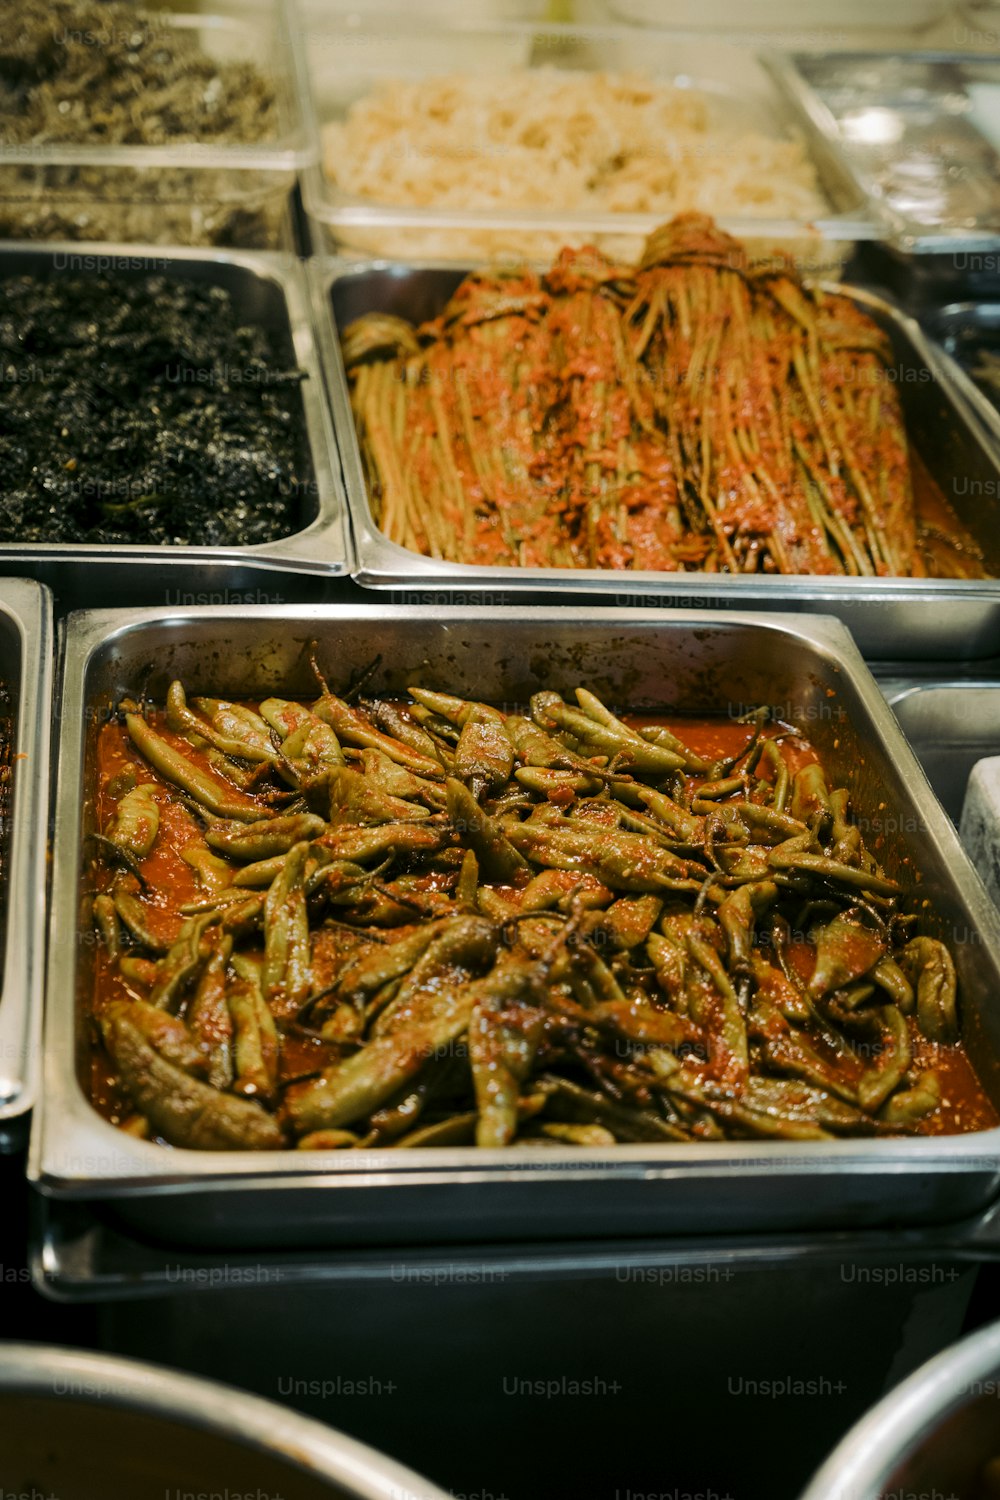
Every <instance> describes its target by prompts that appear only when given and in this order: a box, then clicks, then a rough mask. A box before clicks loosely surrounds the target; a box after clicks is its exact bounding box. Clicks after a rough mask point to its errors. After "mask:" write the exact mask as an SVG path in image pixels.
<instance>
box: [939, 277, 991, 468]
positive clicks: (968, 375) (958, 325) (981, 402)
mask: <svg viewBox="0 0 1000 1500" xmlns="http://www.w3.org/2000/svg"><path fill="white" fill-rule="evenodd" d="M997 264H998V266H1000V256H998V257H997ZM924 321H925V327H926V329H927V332H928V333H930V334H931V335H932V337H933V338H934V339H935V340H936V341H937V343H938V344H939V345H940V347H941V350H942V351H943V353H944V355H945V356H946V357H947V358H948V360H949V362H950V373H951V377H952V379H953V381H954V383H955V386H956V388H957V389H958V390H959V391H960V392H961V394H962V397H963V399H964V400H965V402H966V404H967V405H968V407H969V410H970V411H971V412H972V413H973V414H974V416H975V418H976V420H977V422H979V423H980V425H981V426H982V427H983V429H984V431H985V432H986V435H987V437H988V439H989V441H990V443H991V444H992V446H993V450H994V452H995V453H996V454H997V455H998V458H1000V389H998V390H997V391H996V392H994V394H993V395H992V396H991V395H990V394H989V392H988V391H987V390H986V389H985V388H984V387H983V385H981V384H980V382H979V381H977V380H976V379H975V376H974V375H973V359H972V355H973V352H974V351H976V350H977V349H978V351H979V352H983V351H985V350H986V349H989V350H990V351H991V352H993V353H996V352H1000V302H953V303H951V304H950V305H949V306H947V307H942V308H940V309H939V310H937V311H936V312H935V313H934V314H932V315H929V316H928V317H927V318H926V319H925V320H924Z"/></svg>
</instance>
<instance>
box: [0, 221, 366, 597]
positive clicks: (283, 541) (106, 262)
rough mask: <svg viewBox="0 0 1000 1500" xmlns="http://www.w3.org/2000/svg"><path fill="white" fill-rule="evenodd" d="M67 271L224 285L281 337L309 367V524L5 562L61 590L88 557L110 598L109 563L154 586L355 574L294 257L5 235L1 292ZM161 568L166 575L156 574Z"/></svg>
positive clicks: (38, 550)
mask: <svg viewBox="0 0 1000 1500" xmlns="http://www.w3.org/2000/svg"><path fill="white" fill-rule="evenodd" d="M64 273H69V274H73V275H82V276H88V275H95V274H100V273H103V274H105V275H113V276H115V277H120V278H122V279H125V278H136V277H143V276H150V275H156V276H168V277H171V278H177V279H182V280H185V281H193V282H197V283H199V284H207V285H209V286H218V287H223V288H225V290H226V291H228V292H229V294H230V295H231V297H232V298H233V302H234V305H235V307H236V309H237V312H238V313H239V315H240V317H241V318H242V319H244V320H245V321H246V322H247V323H249V324H252V325H253V326H255V327H259V328H264V329H266V330H268V332H270V333H271V334H272V335H274V336H275V338H276V340H277V344H278V348H279V349H282V350H283V351H284V355H285V357H286V358H287V359H288V360H289V362H292V363H294V364H296V365H297V366H298V367H299V369H301V370H303V371H305V374H306V379H305V380H304V381H303V382H302V384H301V387H300V392H301V398H302V419H303V427H304V431H303V441H304V443H305V444H307V446H308V459H309V468H308V479H307V481H306V483H304V484H303V486H302V493H301V495H300V497H299V518H300V525H299V527H298V529H297V530H296V531H294V532H293V533H292V534H291V535H289V536H287V537H281V538H278V539H277V540H275V541H272V542H264V543H259V544H255V545H253V546H248V547H170V546H156V545H154V544H152V543H147V544H138V543H137V544H129V545H127V546H126V545H122V546H107V545H103V544H101V543H72V542H13V541H0V567H4V566H11V565H14V564H20V565H24V564H26V563H29V564H30V565H31V567H32V569H33V571H34V572H35V573H37V574H39V575H41V576H42V578H43V580H44V581H45V582H51V583H54V584H55V585H56V586H57V587H58V586H59V585H60V584H61V583H62V581H63V579H64V577H66V576H67V575H68V574H69V573H70V571H72V572H74V573H78V572H79V571H80V567H81V564H82V565H85V566H86V568H87V569H88V570H89V579H90V581H91V583H92V584H96V587H95V588H94V593H95V594H96V595H97V597H99V598H106V597H107V593H106V592H104V590H105V589H106V586H107V583H108V581H109V580H108V578H107V576H106V574H105V573H104V571H103V570H106V569H115V568H116V567H117V569H118V571H119V572H120V574H121V575H122V576H123V577H124V578H127V579H128V580H129V581H130V582H132V583H134V580H135V577H136V570H144V571H148V572H149V577H150V581H151V584H152V581H153V580H154V578H155V582H156V584H157V585H159V584H161V583H163V582H165V581H166V582H169V583H172V584H175V585H176V586H177V588H178V591H181V589H183V588H188V589H190V588H199V589H203V588H204V587H205V584H206V580H208V579H211V580H212V582H213V584H219V583H222V582H225V581H226V580H229V579H232V580H234V581H235V580H238V579H239V578H241V577H242V576H244V575H246V574H247V573H248V571H250V570H254V571H256V572H259V571H261V570H263V571H267V572H271V573H273V572H275V571H288V570H295V571H298V572H302V573H312V574H314V575H320V576H325V577H330V576H333V575H337V574H342V573H346V572H347V571H348V568H349V562H350V559H349V553H348V535H347V527H346V522H345V505H344V501H343V492H342V489H341V484H340V469H339V464H338V463H337V460H336V449H335V445H334V438H333V433H332V431H331V428H330V418H329V413H328V411H327V405H326V401H325V399H324V395H323V386H322V375H321V372H320V367H319V360H318V357H317V353H316V349H315V345H314V341H313V334H312V325H311V320H310V312H309V297H308V292H307V289H306V287H305V283H304V280H303V274H302V270H301V267H300V265H299V264H298V262H297V261H296V259H295V257H294V256H292V255H285V254H281V253H271V252H259V253H257V252H229V251H213V250H177V249H172V250H169V251H163V250H160V249H158V248H156V247H153V246H129V245H124V246H123V245H88V246H87V247H86V250H85V252H83V251H81V249H80V247H79V246H78V245H71V244H59V245H46V246H44V247H42V246H38V245H28V244H18V243H14V242H10V241H7V242H0V291H2V286H3V282H4V280H5V279H6V278H7V277H11V276H22V275H35V276H59V275H62V274H64ZM9 363H10V361H8V364H9ZM0 412H2V403H0ZM161 569H166V570H167V571H166V573H163V572H160V571H154V570H161ZM169 597H170V595H169V594H168V595H167V599H168V600H169ZM236 602H239V601H236Z"/></svg>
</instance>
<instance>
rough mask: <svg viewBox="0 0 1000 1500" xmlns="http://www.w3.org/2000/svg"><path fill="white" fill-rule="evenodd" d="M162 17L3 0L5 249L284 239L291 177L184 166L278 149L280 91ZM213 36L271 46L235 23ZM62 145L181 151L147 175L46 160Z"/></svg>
mask: <svg viewBox="0 0 1000 1500" xmlns="http://www.w3.org/2000/svg"><path fill="white" fill-rule="evenodd" d="M170 14H171V13H170V12H169V11H167V10H164V11H157V10H155V9H151V10H149V11H144V10H142V9H139V8H137V7H135V6H133V5H129V4H119V3H117V0H111V3H95V0H0V148H2V149H3V150H4V153H5V160H4V161H3V163H2V169H0V238H5V239H65V240H107V241H117V242H128V243H131V244H195V245H202V244H210V245H236V246H240V247H243V248H250V247H259V248H274V247H275V246H277V245H279V244H280V243H281V242H282V237H283V235H284V232H285V225H286V215H287V198H288V193H289V192H290V191H291V188H292V187H293V185H294V175H295V174H294V172H293V171H292V170H288V171H275V170H273V169H261V170H256V169H254V168H253V167H252V166H250V165H248V164H241V165H240V166H239V169H238V170H234V169H233V168H222V167H219V166H215V167H210V166H206V165H202V164H201V163H198V164H197V165H195V166H193V165H191V164H190V163H188V162H186V161H185V160H184V157H183V152H184V149H185V148H186V147H188V146H190V145H192V144H194V145H196V146H197V147H203V146H215V147H223V148H227V147H229V146H241V147H245V146H248V145H253V144H254V143H257V142H270V141H274V140H276V139H277V138H278V136H279V131H280V124H281V122H280V120H279V112H278V107H277V101H276V98H275V91H274V88H273V87H272V84H271V82H270V81H269V79H268V78H267V77H266V76H265V73H264V72H263V71H262V70H261V68H259V67H258V66H256V65H255V64H254V63H253V62H251V61H248V60H229V59H227V60H225V61H220V60H218V59H217V58H215V57H213V56H211V55H210V54H209V52H208V51H206V50H205V48H204V47H203V46H202V45H201V44H200V42H199V30H198V29H197V28H196V27H192V26H186V25H182V26H175V25H173V24H172V22H171V19H170ZM187 19H193V18H187ZM208 35H210V36H211V35H215V33H208ZM219 35H220V36H221V40H222V42H223V44H224V45H226V46H228V45H229V44H230V43H231V41H232V39H233V38H236V39H237V41H238V43H239V45H240V47H241V49H242V48H245V47H246V44H247V41H248V39H249V40H250V41H251V42H252V43H254V44H256V45H257V49H258V51H259V52H260V53H261V54H262V55H264V56H269V55H273V48H272V39H271V38H270V37H269V36H267V35H266V34H265V33H264V32H263V31H260V32H259V33H258V34H255V31H254V28H253V26H252V25H250V24H249V23H247V22H245V21H243V20H241V22H240V24H239V26H238V27H233V28H231V29H230V30H224V31H223V32H221V33H220V34H219ZM60 146H81V147H87V148H96V150H97V151H98V152H103V151H104V150H105V149H107V148H111V147H114V148H121V147H125V148H130V147H136V146H170V147H179V148H181V150H180V153H179V154H178V157H177V161H176V163H173V162H172V163H170V164H168V165H161V166H156V167H152V168H151V167H150V166H149V164H148V163H144V164H143V165H142V166H141V167H139V166H136V167H133V166H130V165H126V164H124V163H123V162H122V161H116V162H115V163H114V165H110V164H109V165H101V164H98V162H96V161H95V162H93V163H86V164H85V163H74V164H72V165H70V164H56V163H54V162H52V161H50V160H48V159H47V153H49V152H50V151H51V150H52V148H58V147H60Z"/></svg>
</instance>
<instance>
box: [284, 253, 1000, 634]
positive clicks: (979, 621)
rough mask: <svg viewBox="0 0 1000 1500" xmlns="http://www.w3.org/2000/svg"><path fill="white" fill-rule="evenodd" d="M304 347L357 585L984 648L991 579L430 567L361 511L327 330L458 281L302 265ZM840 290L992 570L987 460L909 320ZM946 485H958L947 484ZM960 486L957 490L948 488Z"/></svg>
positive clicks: (994, 540) (992, 467)
mask: <svg viewBox="0 0 1000 1500" xmlns="http://www.w3.org/2000/svg"><path fill="white" fill-rule="evenodd" d="M310 275H311V278H312V283H313V288H312V289H313V296H314V301H315V319H316V329H317V338H318V340H319V345H320V352H321V356H322V359H323V364H324V369H325V372H326V377H327V381H328V386H329V392H330V400H331V404H332V407H333V418H334V426H335V429H336V433H337V439H338V442H339V445H340V452H341V456H342V460H343V465H344V483H345V487H346V490H347V498H348V504H349V506H350V509H351V520H352V525H353V529H354V545H355V553H356V559H357V561H356V571H355V578H356V579H357V581H358V582H359V583H360V584H362V585H363V586H365V587H369V588H399V587H402V586H409V587H411V588H415V589H418V590H425V591H427V593H426V596H425V597H426V599H427V600H430V599H433V598H434V597H435V596H439V597H442V598H444V597H446V596H447V594H448V592H449V591H452V592H465V593H468V592H469V591H478V592H479V594H480V595H481V596H489V595H492V596H493V598H494V599H495V598H496V596H497V595H503V596H506V600H505V602H511V598H512V596H513V595H515V594H516V593H517V592H520V591H534V592H536V593H538V592H540V591H543V590H548V591H550V592H558V593H560V594H564V595H565V594H567V593H569V594H575V595H586V594H588V593H591V594H592V593H593V592H594V591H595V590H600V591H602V592H603V593H605V594H607V595H609V596H613V600H614V603H615V604H616V605H622V604H627V605H636V606H640V605H646V606H649V607H661V606H662V607H672V608H679V609H683V608H686V607H691V606H697V607H701V608H710V609H759V608H763V609H782V610H794V611H803V610H805V611H813V610H822V611H823V612H824V613H826V614H832V615H835V616H837V617H838V618H840V619H841V620H843V621H844V622H845V623H846V624H847V625H849V626H850V628H851V631H852V633H853V635H854V638H855V640H856V641H857V643H858V645H859V647H860V648H861V650H862V652H863V653H864V654H865V655H866V656H868V657H870V658H876V659H877V658H882V659H885V658H895V659H899V660H909V659H913V658H924V659H931V660H940V659H944V660H949V659H951V660H954V659H958V658H963V657H976V656H984V655H987V654H990V653H992V652H994V651H995V650H996V642H997V639H998V638H1000V582H987V583H971V582H962V581H960V580H949V579H936V578H935V579H906V578H879V579H864V578H819V577H808V576H805V575H796V576H794V577H785V578H771V579H762V578H758V577H743V576H737V575H721V574H712V575H708V574H696V573H647V572H630V571H627V570H624V569H623V570H621V571H612V570H609V569H589V568H487V567H481V566H473V565H467V564H461V563H447V562H441V561H439V560H438V559H436V558H431V557H424V556H423V555H421V554H419V553H416V552H411V551H409V550H408V549H407V548H404V547H399V546H397V545H396V544H395V543H394V542H390V541H388V540H387V538H386V537H385V536H384V534H383V533H382V532H381V531H379V530H378V528H377V527H376V525H375V523H374V520H373V518H372V512H371V507H370V505H369V502H368V493H367V485H366V482H365V475H364V469H363V465H362V461H361V452H360V448H359V445H358V439H357V433H356V431H355V426H354V418H353V415H352V412H351V404H350V396H349V392H348V387H347V379H346V375H345V372H344V365H343V360H342V359H341V355H340V343H339V338H338V333H337V329H338V327H339V326H340V327H342V326H344V325H345V324H346V323H349V322H350V321H351V320H352V319H354V318H357V317H360V316H361V315H362V314H363V313H366V312H373V311H379V312H390V313H395V314H397V315H399V316H401V317H406V318H411V319H415V320H417V321H420V320H422V319H424V318H429V317H433V316H435V315H436V314H437V313H438V312H440V310H441V308H442V307H443V306H444V304H445V302H446V301H447V300H448V297H449V296H450V295H451V293H452V291H453V290H454V289H455V287H456V286H457V285H458V283H459V281H460V280H461V279H462V275H463V273H462V272H461V271H460V270H456V269H455V268H454V267H452V268H450V269H444V268H442V267H440V266H437V267H434V266H427V267H419V268H414V267H410V266H401V265H391V264H388V263H384V262H379V263H377V264H375V265H371V266H365V267H361V268H359V267H356V266H352V265H350V264H349V263H347V262H344V261H338V260H334V261H332V262H325V263H321V262H313V263H311V264H310ZM834 289H835V290H846V291H847V292H848V293H849V295H850V296H851V297H852V298H853V299H854V300H855V301H856V302H857V303H858V304H859V305H860V306H861V307H863V308H864V310H865V311H866V312H867V313H869V314H870V315H871V316H872V317H873V318H874V319H875V321H876V322H877V323H878V324H879V326H880V327H881V328H883V329H885V330H886V331H887V332H888V334H889V336H890V338H891V339H892V343H893V348H894V354H895V360H896V365H895V368H896V369H897V370H898V374H899V390H900V395H901V398H902V401H903V407H904V413H905V417H906V424H907V429H908V431H909V432H910V435H911V438H912V439H913V440H914V442H915V444H916V446H917V447H918V449H919V450H920V452H921V456H922V457H923V458H924V460H925V461H926V463H927V465H928V467H929V469H930V471H931V473H932V475H933V476H934V478H935V479H936V480H937V481H938V483H939V484H940V486H941V488H942V490H943V492H944V494H945V495H946V497H948V498H949V499H950V500H952V502H953V504H954V507H955V510H956V511H957V513H958V515H959V518H960V519H961V520H963V521H964V522H965V523H966V525H968V526H969V529H970V531H972V533H973V535H974V536H975V537H976V539H977V541H979V542H980V543H981V545H982V546H983V548H984V550H985V553H986V557H987V567H988V568H989V569H990V571H991V572H993V573H995V574H1000V454H997V453H994V451H993V449H992V447H991V446H990V444H989V442H988V441H987V439H986V438H985V436H984V435H983V433H982V431H981V430H980V428H979V427H978V426H977V424H976V422H975V421H974V420H973V419H971V418H970V416H969V413H968V411H967V409H966V408H965V406H964V404H963V402H962V400H961V398H960V397H958V396H957V395H956V393H955V391H954V388H953V386H952V384H951V379H950V374H949V371H948V369H947V367H946V366H945V365H944V363H943V362H942V361H941V359H940V357H937V358H936V357H935V355H934V353H933V352H932V350H931V348H930V346H929V344H928V342H927V340H926V339H925V338H924V335H923V333H922V332H921V330H920V328H919V326H918V324H917V323H916V322H914V321H913V320H912V319H910V318H907V317H905V316H904V315H903V314H902V313H900V312H899V311H898V310H897V309H896V308H894V307H892V306H891V305H890V304H889V303H888V302H886V301H885V300H884V299H883V298H881V297H878V296H876V295H875V294H874V293H871V292H866V291H863V290H861V289H859V288H854V287H851V288H834ZM958 481H960V482H958ZM959 491H960V492H959Z"/></svg>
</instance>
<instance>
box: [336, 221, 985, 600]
mask: <svg viewBox="0 0 1000 1500" xmlns="http://www.w3.org/2000/svg"><path fill="white" fill-rule="evenodd" d="M342 350H343V357H344V363H345V367H346V369H347V375H348V381H349V384H350V392H351V404H352V408H353V413H354V418H355V424H356V427H357V431H358V437H359V442H360V446H361V454H362V460H363V464H364V468H365V472H366V477H367V482H368V494H369V498H370V503H371V506H372V512H373V517H374V520H375V523H376V525H377V526H378V527H379V528H380V530H381V531H382V532H383V533H384V534H385V536H386V537H387V538H388V539H389V540H390V541H392V542H396V543H398V544H399V545H400V546H403V547H407V548H409V549H410V550H411V551H414V552H421V553H425V554H427V555H429V556H431V557H436V558H440V559H443V560H445V561H448V562H459V563H474V564H483V565H488V566H497V565H503V566H521V567H561V568H629V569H641V570H653V571H666V572H677V571H685V572H690V571H696V572H700V571H705V572H724V573H751V574H752V573H760V574H771V573H773V574H777V573H783V574H784V573H790V574H845V575H853V576H856V577H885V576H905V577H923V576H928V575H929V576H939V577H953V578H982V577H984V576H986V575H985V574H984V571H983V565H982V555H981V553H980V551H979V549H978V547H977V545H976V543H975V541H974V540H973V539H972V538H971V537H970V536H969V535H968V534H967V533H966V532H965V531H964V530H963V529H962V528H961V526H960V524H959V522H958V518H957V517H956V516H955V514H954V512H953V511H952V510H951V509H950V507H949V506H948V505H947V502H946V501H945V499H944V496H943V495H942V494H941V492H940V491H939V490H938V489H937V486H936V485H934V483H933V480H931V478H930V476H929V475H928V474H927V473H926V471H925V470H924V468H923V466H922V464H921V462H920V460H919V457H918V456H917V455H916V454H915V453H913V452H912V451H911V449H910V446H909V444H908V442H907V434H906V427H905V424H904V421H903V412H902V407H901V404H900V398H899V391H898V378H897V377H898V372H897V371H896V369H895V366H894V355H893V352H892V347H891V344H890V342H889V340H888V338H887V337H886V335H885V334H884V333H883V332H882V331H881V329H880V328H879V327H878V326H877V324H876V323H875V322H873V320H872V319H871V318H870V317H869V316H868V315H867V314H866V313H865V312H863V311H862V310H861V308H860V307H859V306H858V305H857V304H856V303H855V302H853V301H852V300H851V299H850V298H849V297H847V296H843V295H840V294H836V293H832V292H829V291H824V290H822V289H821V288H820V287H817V286H811V285H808V284H806V283H804V282H803V281H802V279H801V277H800V276H799V275H798V274H797V272H796V271H795V270H794V268H793V267H792V265H791V263H788V264H785V263H783V262H776V261H775V260H774V258H771V259H768V260H766V261H764V262H759V263H756V264H755V262H754V261H752V260H751V259H750V258H749V256H748V253H747V251H746V250H745V249H744V247H743V246H742V245H741V244H740V242H739V241H738V240H734V239H732V238H730V236H729V235H727V234H724V233H723V232H722V231H721V230H719V229H718V228H717V227H716V226H715V225H714V224H713V222H712V220H711V219H708V218H705V217H704V216H703V215H698V214H685V215H681V216H680V217H678V218H675V219H674V220H672V221H671V222H670V223H669V224H666V225H664V226H663V227H662V228H660V229H658V230H657V231H656V232H655V233H654V234H652V235H651V236H650V238H649V240H648V241H647V242H646V246H645V250H644V253H643V255H642V258H641V260H640V261H639V264H638V265H637V266H634V267H633V266H624V265H616V264H615V263H614V262H613V261H611V260H608V259H607V258H606V257H605V256H603V255H602V254H600V253H599V252H598V251H597V250H594V249H582V250H565V251H564V252H563V253H562V255H561V256H560V257H559V258H558V260H557V261H556V263H555V264H554V265H553V267H552V268H551V269H550V270H549V271H547V272H545V273H544V274H539V273H537V272H535V271H532V270H518V271H507V272H504V271H490V272H482V273H479V274H475V275H472V276H468V277H466V279H465V280H464V281H463V282H462V283H461V285H460V286H459V287H458V289H457V290H456V292H455V293H454V295H453V296H452V297H451V299H450V301H449V302H448V304H447V306H446V307H445V308H444V310H443V311H442V313H441V314H440V316H439V317H437V318H434V319H433V320H432V321H430V322H427V323H423V324H421V325H420V326H418V327H415V326H413V325H412V324H410V323H408V322H406V321H405V320H404V319H402V318H399V317H396V316H394V315H389V314H385V313H369V314H366V315H365V316H364V317H362V318H359V319H358V320H357V321H355V322H354V323H351V324H350V325H349V326H348V327H347V328H345V329H344V331H343V338H342Z"/></svg>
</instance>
